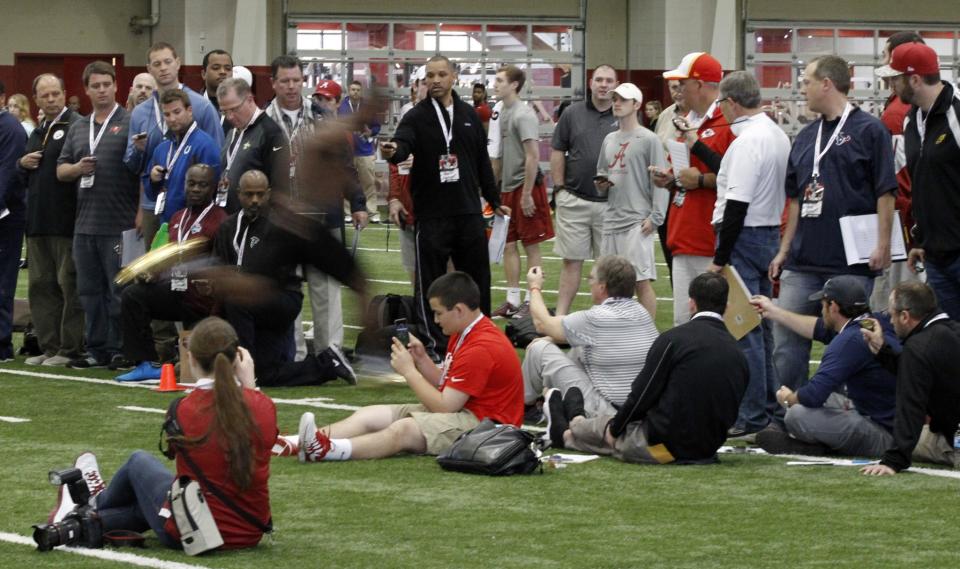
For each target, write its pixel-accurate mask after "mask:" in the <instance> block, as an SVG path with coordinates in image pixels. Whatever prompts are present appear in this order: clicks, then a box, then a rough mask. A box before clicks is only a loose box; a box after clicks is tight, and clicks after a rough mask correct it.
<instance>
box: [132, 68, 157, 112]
mask: <svg viewBox="0 0 960 569" xmlns="http://www.w3.org/2000/svg"><path fill="white" fill-rule="evenodd" d="M156 90H157V80H156V79H154V78H153V75H150V74H149V73H139V74H137V76H136V77H134V78H133V85H131V86H130V97H129V98H128V100H129V101H132V102H133V106H134V107H136V106H137V105H139V104H140V103H142V102H144V101H146V100H147V99H149V98H150V95H153V92H154V91H156Z"/></svg>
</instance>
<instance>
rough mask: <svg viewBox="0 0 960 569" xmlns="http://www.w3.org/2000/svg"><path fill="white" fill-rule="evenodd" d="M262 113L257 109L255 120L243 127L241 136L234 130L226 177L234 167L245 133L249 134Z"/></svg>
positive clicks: (254, 114) (228, 153)
mask: <svg viewBox="0 0 960 569" xmlns="http://www.w3.org/2000/svg"><path fill="white" fill-rule="evenodd" d="M262 112H263V111H261V110H260V109H257V110H256V111H255V112H254V113H253V118H251V119H250V122H248V123H247V126H245V127H243V130H241V131H240V133H239V134H238V133H237V130H236V129H234V130H233V139H232V140H231V141H230V146H228V147H227V167H226V168H225V169H224V172H223V173H224V175H226V173H227V172H229V171H230V167H231V166H233V159H234V158H236V157H237V152H239V151H240V143H241V142H243V133H245V132H247V129H248V128H250V125H252V124H253V123H255V122H257V117H259V116H260V113H262ZM230 147H233V149H232V150H231V149H230Z"/></svg>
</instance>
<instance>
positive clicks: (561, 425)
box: [543, 389, 570, 448]
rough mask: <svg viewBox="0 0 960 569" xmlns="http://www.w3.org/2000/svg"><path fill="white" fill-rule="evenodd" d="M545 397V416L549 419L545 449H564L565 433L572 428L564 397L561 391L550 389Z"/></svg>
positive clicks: (545, 436) (544, 438) (544, 439)
mask: <svg viewBox="0 0 960 569" xmlns="http://www.w3.org/2000/svg"><path fill="white" fill-rule="evenodd" d="M543 397H544V404H543V414H544V415H545V416H546V417H547V432H546V434H545V435H544V437H543V448H550V447H553V448H563V432H564V431H566V430H567V429H568V428H569V427H570V422H569V421H567V416H566V413H565V412H564V410H563V395H562V394H561V393H560V390H559V389H548V390H547V392H546V393H545V394H544V395H543Z"/></svg>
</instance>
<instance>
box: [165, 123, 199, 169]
mask: <svg viewBox="0 0 960 569" xmlns="http://www.w3.org/2000/svg"><path fill="white" fill-rule="evenodd" d="M196 129H197V123H196V122H194V123H193V124H191V125H190V128H189V129H187V134H185V135H183V139H181V140H180V145H179V146H177V152H176V154H174V152H173V145H172V144H171V145H170V149H169V150H167V171H166V172H165V173H164V174H163V178H164V179H165V180H169V179H170V170H171V169H173V165H174V164H176V163H177V160H178V159H179V158H180V153H182V152H183V149H184V148H186V147H187V141H188V140H189V139H190V135H191V134H193V131H194V130H196ZM171 155H172V157H171Z"/></svg>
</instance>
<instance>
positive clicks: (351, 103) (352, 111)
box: [347, 98, 360, 113]
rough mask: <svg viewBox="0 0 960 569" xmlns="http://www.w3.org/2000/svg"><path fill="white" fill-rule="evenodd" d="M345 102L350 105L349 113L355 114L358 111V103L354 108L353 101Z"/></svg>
mask: <svg viewBox="0 0 960 569" xmlns="http://www.w3.org/2000/svg"><path fill="white" fill-rule="evenodd" d="M347 102H348V103H350V112H351V113H355V112H357V111H359V110H360V103H359V102H358V103H357V106H356V107H354V106H353V99H350V98H348V99H347Z"/></svg>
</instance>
